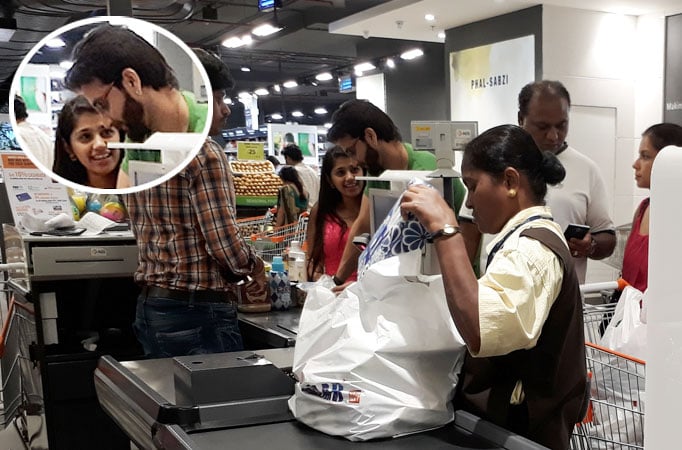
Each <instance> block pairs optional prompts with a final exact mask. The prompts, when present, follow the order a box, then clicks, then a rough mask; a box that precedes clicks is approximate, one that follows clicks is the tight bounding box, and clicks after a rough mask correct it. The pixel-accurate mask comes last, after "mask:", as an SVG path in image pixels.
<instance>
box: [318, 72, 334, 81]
mask: <svg viewBox="0 0 682 450" xmlns="http://www.w3.org/2000/svg"><path fill="white" fill-rule="evenodd" d="M332 78H334V77H333V76H332V74H331V73H329V72H322V73H318V74H317V75H315V79H316V80H317V81H329V80H331V79H332Z"/></svg>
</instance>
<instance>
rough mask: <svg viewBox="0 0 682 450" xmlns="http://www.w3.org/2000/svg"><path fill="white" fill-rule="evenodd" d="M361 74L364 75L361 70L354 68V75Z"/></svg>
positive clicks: (359, 75) (358, 75)
mask: <svg viewBox="0 0 682 450" xmlns="http://www.w3.org/2000/svg"><path fill="white" fill-rule="evenodd" d="M363 75H364V73H363V72H362V70H358V69H355V76H356V77H361V76H363Z"/></svg>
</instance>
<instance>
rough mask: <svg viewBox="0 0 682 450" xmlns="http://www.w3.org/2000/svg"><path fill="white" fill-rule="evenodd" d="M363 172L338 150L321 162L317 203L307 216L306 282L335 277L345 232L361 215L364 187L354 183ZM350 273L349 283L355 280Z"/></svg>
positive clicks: (346, 234) (357, 182) (342, 150)
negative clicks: (324, 275) (323, 277)
mask: <svg viewBox="0 0 682 450" xmlns="http://www.w3.org/2000/svg"><path fill="white" fill-rule="evenodd" d="M362 173H363V172H362V169H361V168H360V166H358V163H357V161H356V160H355V159H353V158H351V156H349V155H348V154H347V153H346V152H345V150H344V149H343V148H341V147H339V146H338V145H337V146H334V147H333V148H331V149H329V150H327V153H326V154H325V155H324V159H323V161H322V179H321V180H320V196H319V200H318V201H317V203H316V204H315V206H314V207H313V209H312V211H311V212H310V218H309V220H308V235H307V238H306V243H307V246H308V253H307V255H308V256H307V264H306V267H307V271H308V279H309V280H311V281H314V280H317V279H318V278H319V277H320V276H321V275H322V274H327V275H334V274H335V273H336V269H337V268H338V266H339V262H340V261H341V256H342V255H343V249H344V247H345V245H346V241H347V240H348V232H349V230H350V227H351V226H352V225H353V222H354V221H355V219H356V218H357V217H358V213H359V212H360V204H361V203H362V191H363V189H364V186H365V183H364V182H363V181H359V180H356V179H355V177H356V176H361V175H362ZM355 279H356V273H353V275H352V276H351V278H349V280H355Z"/></svg>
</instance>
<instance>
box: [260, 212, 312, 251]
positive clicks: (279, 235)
mask: <svg viewBox="0 0 682 450" xmlns="http://www.w3.org/2000/svg"><path fill="white" fill-rule="evenodd" d="M307 228H308V213H307V212H304V213H303V214H301V215H300V216H299V218H298V221H296V222H294V223H290V224H286V225H283V226H281V227H274V228H273V229H271V230H266V231H263V232H261V233H254V234H252V235H251V243H252V244H253V246H254V248H255V249H256V253H257V254H258V256H260V257H261V258H263V260H264V261H268V262H271V261H272V258H273V257H275V256H281V255H283V254H284V252H285V250H286V249H287V248H288V247H289V245H290V244H291V241H299V242H303V241H305V238H306V230H307Z"/></svg>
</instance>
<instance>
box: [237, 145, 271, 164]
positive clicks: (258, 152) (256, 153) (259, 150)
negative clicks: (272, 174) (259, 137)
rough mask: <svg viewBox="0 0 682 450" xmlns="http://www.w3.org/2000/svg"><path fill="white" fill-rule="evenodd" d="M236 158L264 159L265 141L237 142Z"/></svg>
mask: <svg viewBox="0 0 682 450" xmlns="http://www.w3.org/2000/svg"><path fill="white" fill-rule="evenodd" d="M237 159H251V160H257V161H262V160H264V159H265V142H237Z"/></svg>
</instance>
